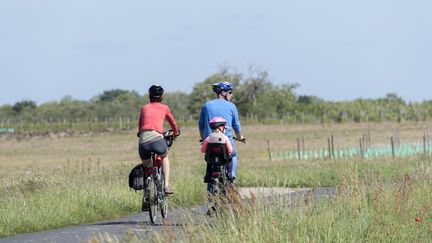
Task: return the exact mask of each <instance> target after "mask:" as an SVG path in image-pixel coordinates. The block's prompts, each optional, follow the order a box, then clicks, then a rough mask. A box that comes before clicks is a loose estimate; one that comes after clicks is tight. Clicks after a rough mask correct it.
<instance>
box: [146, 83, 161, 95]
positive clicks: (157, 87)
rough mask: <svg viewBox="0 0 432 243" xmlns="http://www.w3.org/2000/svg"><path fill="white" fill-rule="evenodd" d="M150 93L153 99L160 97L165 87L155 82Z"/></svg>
mask: <svg viewBox="0 0 432 243" xmlns="http://www.w3.org/2000/svg"><path fill="white" fill-rule="evenodd" d="M148 93H149V96H150V98H151V99H160V98H161V97H162V95H163V93H164V89H163V88H162V86H160V85H157V84H153V85H152V86H151V87H150V88H149V91H148Z"/></svg>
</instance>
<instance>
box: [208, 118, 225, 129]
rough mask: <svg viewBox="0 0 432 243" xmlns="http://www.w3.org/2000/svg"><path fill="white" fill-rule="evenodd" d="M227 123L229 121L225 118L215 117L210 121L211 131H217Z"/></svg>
mask: <svg viewBox="0 0 432 243" xmlns="http://www.w3.org/2000/svg"><path fill="white" fill-rule="evenodd" d="M226 123H227V121H226V120H225V118H223V117H220V116H216V117H213V118H212V119H211V120H210V121H209V125H210V127H211V129H216V128H218V127H220V126H225V125H226Z"/></svg>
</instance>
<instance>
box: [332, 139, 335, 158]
mask: <svg viewBox="0 0 432 243" xmlns="http://www.w3.org/2000/svg"><path fill="white" fill-rule="evenodd" d="M331 152H332V157H333V158H334V157H335V154H334V136H333V134H332V135H331Z"/></svg>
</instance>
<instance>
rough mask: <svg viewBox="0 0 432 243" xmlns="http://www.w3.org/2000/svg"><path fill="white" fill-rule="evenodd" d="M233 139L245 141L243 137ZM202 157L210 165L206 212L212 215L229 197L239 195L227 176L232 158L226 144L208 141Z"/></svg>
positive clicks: (227, 201) (228, 200)
mask: <svg viewBox="0 0 432 243" xmlns="http://www.w3.org/2000/svg"><path fill="white" fill-rule="evenodd" d="M234 140H236V141H240V142H243V143H245V142H246V140H245V139H243V140H239V139H236V138H234ZM204 158H205V160H206V162H207V164H208V165H209V166H210V178H209V182H208V184H207V187H208V188H207V189H208V192H209V198H208V199H209V201H208V202H209V206H208V209H209V210H208V212H207V214H208V215H210V216H212V215H213V214H216V213H217V212H218V210H219V208H220V206H221V205H223V204H226V203H229V202H230V199H231V197H233V196H239V195H238V192H237V190H236V188H235V185H234V184H233V183H232V181H231V180H230V178H229V176H228V164H229V163H230V162H231V160H232V158H231V156H229V155H228V153H227V151H226V144H210V143H209V144H208V147H207V150H206V154H205V157H204ZM232 194H234V195H232Z"/></svg>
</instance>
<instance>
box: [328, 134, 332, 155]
mask: <svg viewBox="0 0 432 243" xmlns="http://www.w3.org/2000/svg"><path fill="white" fill-rule="evenodd" d="M327 145H328V153H329V159H331V158H332V153H331V143H330V138H329V137H327Z"/></svg>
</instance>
